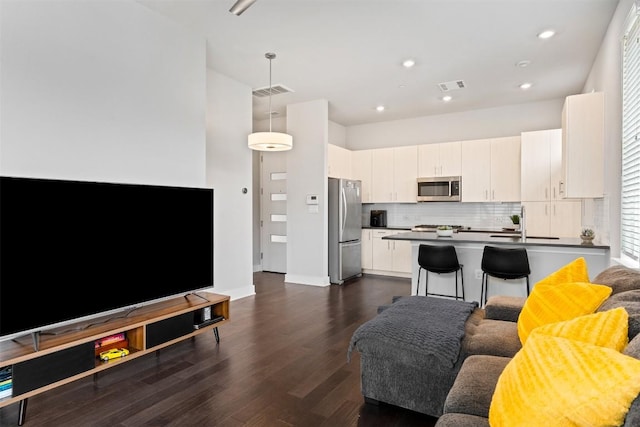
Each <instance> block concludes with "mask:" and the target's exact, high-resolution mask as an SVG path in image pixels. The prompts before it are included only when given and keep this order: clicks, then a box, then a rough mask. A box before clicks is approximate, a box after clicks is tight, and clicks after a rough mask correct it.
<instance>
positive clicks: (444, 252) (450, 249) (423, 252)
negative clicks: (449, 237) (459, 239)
mask: <svg viewBox="0 0 640 427" xmlns="http://www.w3.org/2000/svg"><path fill="white" fill-rule="evenodd" d="M418 264H419V265H420V267H422V268H424V269H425V270H427V271H431V272H432V273H451V272H453V271H457V270H459V269H460V262H459V261H458V255H457V254H456V248H455V247H454V246H452V245H447V246H439V245H420V247H419V249H418Z"/></svg>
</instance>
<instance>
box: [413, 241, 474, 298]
mask: <svg viewBox="0 0 640 427" xmlns="http://www.w3.org/2000/svg"><path fill="white" fill-rule="evenodd" d="M418 264H419V265H420V267H418V284H417V285H416V295H418V291H419V290H420V271H421V270H423V269H424V270H425V271H426V273H425V281H424V286H425V295H427V296H429V295H436V296H440V297H450V298H455V299H462V300H464V274H463V271H462V264H460V262H458V255H457V254H456V248H455V247H454V246H453V245H446V246H440V245H420V246H419V248H418ZM458 271H459V272H460V279H461V280H460V281H461V283H462V286H461V289H462V297H459V296H458ZM429 272H432V273H437V274H441V273H455V276H456V293H455V296H454V295H445V294H434V293H431V294H430V293H429Z"/></svg>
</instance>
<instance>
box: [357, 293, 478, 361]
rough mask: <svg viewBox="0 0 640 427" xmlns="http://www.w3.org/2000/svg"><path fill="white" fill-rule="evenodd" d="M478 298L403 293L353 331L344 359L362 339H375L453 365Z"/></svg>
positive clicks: (383, 343)
mask: <svg viewBox="0 0 640 427" xmlns="http://www.w3.org/2000/svg"><path fill="white" fill-rule="evenodd" d="M476 307H478V303H477V302H464V301H456V300H448V299H444V298H434V297H424V296H410V297H402V298H400V299H398V300H397V301H396V302H394V303H393V304H391V305H390V306H388V307H387V308H385V309H384V310H382V311H381V312H380V313H379V314H378V315H377V316H376V317H374V318H373V319H371V320H369V321H368V322H366V323H364V324H362V325H360V327H358V329H356V331H355V332H354V333H353V336H352V337H351V342H350V343H349V349H348V351H347V360H348V361H351V352H352V351H353V349H354V348H357V346H358V343H359V342H360V341H362V340H375V341H377V342H379V343H380V344H382V345H388V346H393V347H395V348H397V349H399V350H410V351H413V352H416V353H418V354H422V355H431V356H433V357H435V358H436V359H437V360H439V361H440V362H441V363H442V365H443V366H450V367H452V366H453V365H455V363H456V361H457V360H458V356H459V354H460V346H461V342H462V338H463V337H464V330H465V329H464V324H465V322H466V320H467V318H468V317H469V315H470V314H471V313H472V312H473V310H474V309H475V308H476Z"/></svg>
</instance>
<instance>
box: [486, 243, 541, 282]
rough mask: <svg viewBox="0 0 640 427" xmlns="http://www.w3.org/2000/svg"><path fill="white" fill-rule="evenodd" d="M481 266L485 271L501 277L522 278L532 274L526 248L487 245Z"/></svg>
mask: <svg viewBox="0 0 640 427" xmlns="http://www.w3.org/2000/svg"><path fill="white" fill-rule="evenodd" d="M481 267H482V271H483V272H485V273H486V274H488V275H490V276H493V277H497V278H499V279H520V278H523V277H527V276H529V274H531V268H530V267H529V257H528V256H527V250H526V249H525V248H499V247H495V246H485V247H484V251H483V253H482V266H481Z"/></svg>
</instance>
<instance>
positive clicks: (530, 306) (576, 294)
mask: <svg viewBox="0 0 640 427" xmlns="http://www.w3.org/2000/svg"><path fill="white" fill-rule="evenodd" d="M609 295H611V288H610V287H608V286H605V285H595V284H592V283H582V282H574V283H558V284H545V283H542V284H541V283H538V284H536V285H535V286H534V288H533V290H532V291H531V294H530V295H529V296H528V297H527V299H526V300H525V302H524V306H523V307H522V311H521V312H520V315H519V316H518V325H517V326H518V337H519V338H520V342H521V343H522V344H523V345H524V343H525V342H526V341H527V337H528V336H529V334H530V333H531V331H533V330H534V329H535V328H537V327H538V326H542V325H546V324H549V323H555V322H562V321H564V320H570V319H573V318H575V317H578V316H583V315H585V314H591V313H593V312H594V311H596V309H597V308H598V307H599V306H600V304H602V302H603V301H604V300H605V299H607V298H608V297H609Z"/></svg>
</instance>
